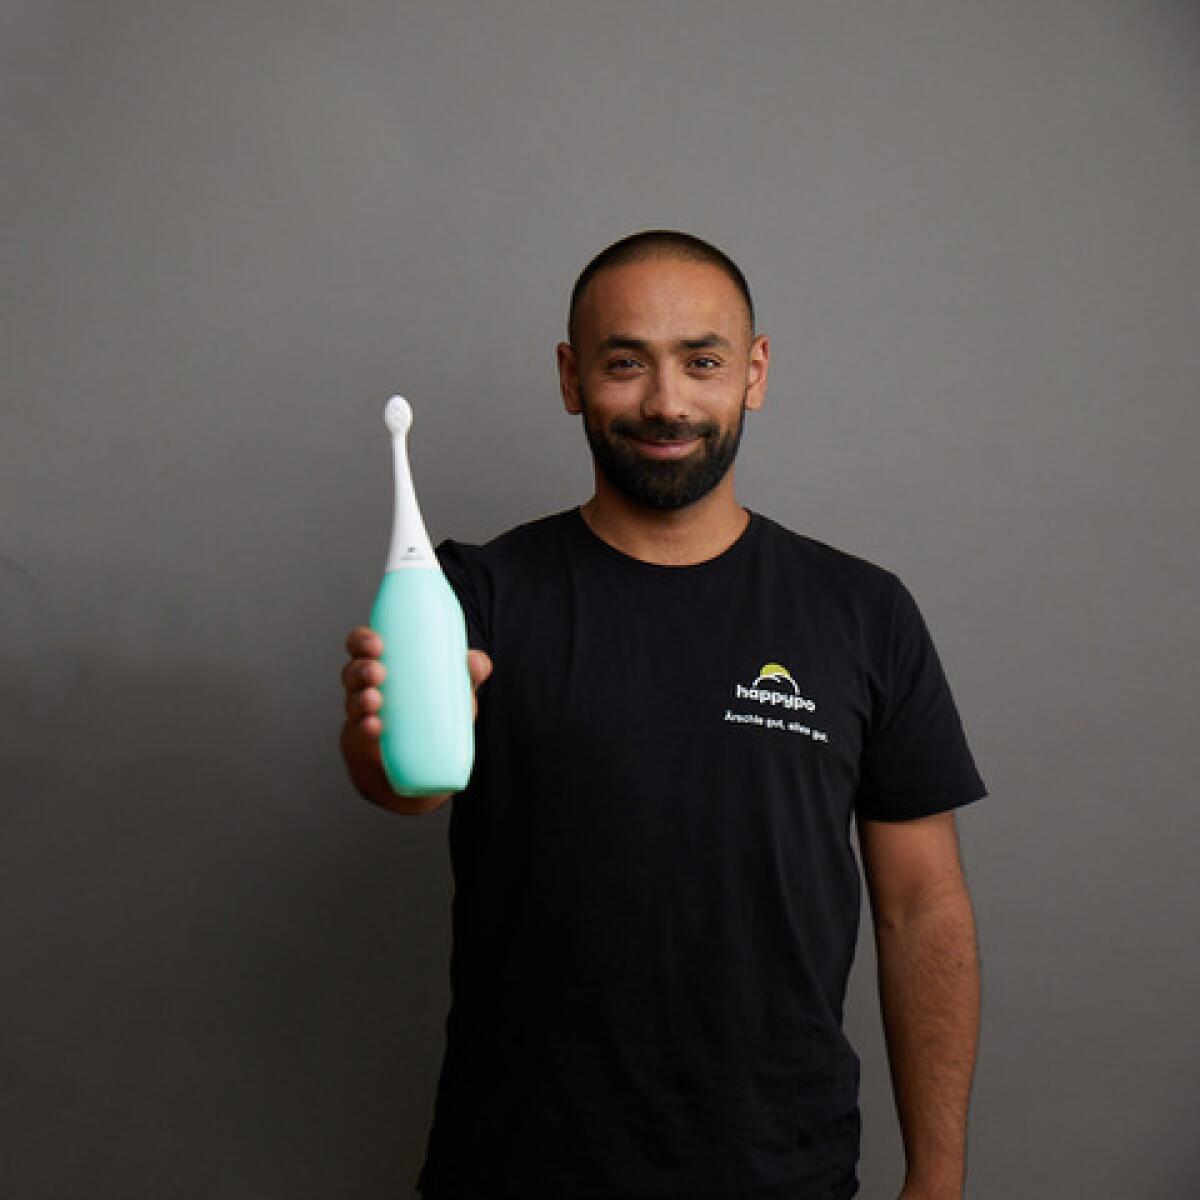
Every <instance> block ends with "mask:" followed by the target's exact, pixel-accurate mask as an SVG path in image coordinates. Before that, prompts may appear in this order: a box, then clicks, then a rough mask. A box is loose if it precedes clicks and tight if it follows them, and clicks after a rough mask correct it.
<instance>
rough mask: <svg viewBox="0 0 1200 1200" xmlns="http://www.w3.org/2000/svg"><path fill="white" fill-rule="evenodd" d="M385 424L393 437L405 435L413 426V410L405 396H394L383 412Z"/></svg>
mask: <svg viewBox="0 0 1200 1200" xmlns="http://www.w3.org/2000/svg"><path fill="white" fill-rule="evenodd" d="M383 423H384V424H385V425H386V426H387V427H388V429H389V430H390V431H391V434H392V436H393V437H395V436H396V435H397V434H405V433H407V432H408V431H409V429H410V428H411V426H412V409H411V408H410V407H409V404H408V401H407V400H405V398H404V397H403V396H393V397H392V398H391V399H390V400H389V401H388V402H387V407H386V408H385V409H384V410H383Z"/></svg>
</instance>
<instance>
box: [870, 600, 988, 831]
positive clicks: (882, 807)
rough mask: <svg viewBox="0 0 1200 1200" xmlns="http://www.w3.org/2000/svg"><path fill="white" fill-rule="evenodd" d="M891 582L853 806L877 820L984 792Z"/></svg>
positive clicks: (925, 645)
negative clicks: (872, 710)
mask: <svg viewBox="0 0 1200 1200" xmlns="http://www.w3.org/2000/svg"><path fill="white" fill-rule="evenodd" d="M892 580H893V596H892V601H891V605H890V609H891V611H890V618H888V636H887V640H886V643H885V645H886V650H885V652H884V661H883V664H882V668H881V671H880V678H881V682H882V688H881V691H880V694H879V695H878V698H877V701H876V704H875V713H874V716H873V719H872V722H871V728H870V730H869V732H868V734H867V739H866V743H865V745H864V748H863V756H862V763H861V771H860V777H859V790H858V797H857V800H856V804H855V808H856V811H857V813H858V815H859V816H860V817H863V818H866V819H868V820H876V821H902V820H908V819H910V818H913V817H922V816H929V815H930V814H932V813H937V812H945V811H947V810H948V809H952V808H958V807H959V806H961V805H963V804H970V803H971V802H972V801H974V800H978V799H980V798H981V797H983V796H986V795H987V788H986V786H985V784H984V782H983V780H982V779H981V778H980V775H979V772H978V771H977V770H976V767H975V761H974V759H973V757H972V755H971V751H970V748H969V746H968V745H967V739H966V735H965V733H964V732H963V727H962V721H961V720H960V718H959V715H958V710H957V708H956V707H955V704H954V698H953V696H952V695H951V693H950V685H949V684H948V683H947V681H946V676H945V673H944V672H943V670H942V665H941V662H940V660H939V659H938V654H937V651H936V649H935V648H934V645H933V639H932V638H931V637H930V634H929V630H928V628H927V627H926V624H925V621H924V618H923V617H922V616H921V613H920V610H919V609H918V608H917V603H916V601H915V600H914V599H913V597H912V594H911V593H910V592H909V591H908V589H907V588H906V587H905V586H904V584H903V583H901V582H900V580H899V579H896V578H895V577H894V576H893V577H892Z"/></svg>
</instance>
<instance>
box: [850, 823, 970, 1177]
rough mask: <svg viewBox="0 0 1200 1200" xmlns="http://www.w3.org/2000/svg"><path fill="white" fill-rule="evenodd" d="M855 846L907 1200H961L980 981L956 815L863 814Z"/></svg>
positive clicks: (964, 1173) (964, 1175) (964, 1174)
mask: <svg viewBox="0 0 1200 1200" xmlns="http://www.w3.org/2000/svg"><path fill="white" fill-rule="evenodd" d="M859 844H860V846H861V847H862V855H863V867H864V870H865V873H866V878H867V886H868V890H869V893H870V897H871V908H872V912H873V915H874V919H875V946H876V953H877V956H878V962H879V996H880V1005H881V1009H882V1013H883V1024H884V1034H885V1037H886V1040H887V1048H888V1059H889V1062H890V1065H891V1071H892V1085H893V1089H894V1091H895V1095H896V1110H897V1114H898V1116H899V1118H900V1128H901V1131H902V1134H903V1137H904V1153H905V1159H906V1161H907V1168H908V1169H907V1174H906V1178H905V1184H904V1190H903V1192H902V1193H901V1200H959V1198H960V1197H961V1196H962V1194H963V1187H964V1183H965V1177H966V1144H967V1108H968V1103H969V1099H970V1092H971V1080H972V1077H973V1074H974V1069H975V1056H976V1050H977V1046H978V1040H979V994H980V983H979V960H978V950H977V946H976V939H975V919H974V915H973V912H972V908H971V900H970V896H969V894H968V892H967V886H966V881H965V879H964V878H963V872H962V863H961V860H960V857H959V852H958V836H957V830H956V827H955V823H954V814H953V813H952V812H948V813H938V814H936V815H934V816H930V817H921V818H918V819H916V820H912V821H891V822H885V821H860V822H859Z"/></svg>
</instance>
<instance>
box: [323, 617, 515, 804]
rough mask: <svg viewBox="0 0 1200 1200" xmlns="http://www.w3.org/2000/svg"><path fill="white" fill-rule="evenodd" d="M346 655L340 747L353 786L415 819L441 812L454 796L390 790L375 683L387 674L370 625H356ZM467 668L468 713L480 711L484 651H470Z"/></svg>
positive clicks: (487, 670)
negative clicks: (383, 755) (469, 702)
mask: <svg viewBox="0 0 1200 1200" xmlns="http://www.w3.org/2000/svg"><path fill="white" fill-rule="evenodd" d="M346 652H347V653H348V654H349V655H350V656H351V659H350V661H349V662H348V663H347V664H346V665H345V666H344V667H343V668H342V687H343V688H344V689H345V693H346V702H345V709H346V720H345V721H344V722H343V724H342V733H341V738H340V740H339V742H338V748H339V749H340V750H341V753H342V759H343V760H344V761H345V763H346V770H347V771H348V772H349V775H350V780H351V782H352V783H353V784H354V786H355V788H356V789H357V791H358V793H359V795H360V796H362V797H363V798H364V799H366V800H369V801H370V802H371V803H372V804H377V805H379V807H380V808H386V809H387V810H388V811H389V812H395V813H403V814H405V815H406V816H418V815H420V814H421V813H428V812H433V810H434V809H435V808H440V807H441V806H442V805H443V804H445V803H446V801H447V800H449V799H450V797H451V796H452V795H453V793H452V792H444V793H442V794H441V795H437V796H400V795H398V794H397V793H396V792H395V791H393V790H392V785H391V784H390V783H388V779H387V775H386V774H384V770H383V762H382V760H381V758H380V754H379V737H380V733H381V732H382V729H383V723H382V722H381V721H380V719H379V717H378V715H377V714H378V712H379V710H380V708H381V707H382V706H383V693H382V692H381V691H380V690H379V685H380V684H381V683H382V682H383V679H384V676H385V675H386V674H387V669H386V668H385V667H384V665H383V663H382V662H380V655H381V654H382V653H383V640H382V639H381V638H380V636H379V634H377V633H376V632H375V631H374V630H373V629H371V628H370V627H369V626H366V625H359V626H358V627H356V628H355V629H353V630H351V631H350V635H349V636H348V637H347V638H346ZM467 669H468V670H469V671H470V673H471V706H472V712H478V702H477V698H476V693H477V692H478V690H479V685H480V684H481V683H483V681H484V680H485V679H486V678H487V677H488V676H489V675H490V674H491V673H492V660H491V659H490V658H488V656H487V655H486V654H484V653H483V651H482V650H468V651H467Z"/></svg>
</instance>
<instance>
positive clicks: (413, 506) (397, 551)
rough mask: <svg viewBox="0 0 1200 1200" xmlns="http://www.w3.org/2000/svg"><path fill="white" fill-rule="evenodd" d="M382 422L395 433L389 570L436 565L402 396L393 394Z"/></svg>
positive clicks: (409, 414)
mask: <svg viewBox="0 0 1200 1200" xmlns="http://www.w3.org/2000/svg"><path fill="white" fill-rule="evenodd" d="M383 423H384V424H385V425H386V426H387V427H388V430H389V432H390V433H391V435H392V462H393V464H394V468H395V482H396V507H395V514H394V516H393V518H392V542H391V547H390V548H389V550H388V559H387V566H386V567H385V568H384V569H385V570H387V571H396V570H399V569H400V568H401V567H436V566H437V558H436V556H435V555H434V553H433V546H432V545H431V544H430V541H429V534H428V533H426V531H425V522H424V521H422V520H421V510H420V508H419V507H418V506H417V493H416V491H415V490H414V489H413V481H412V472H411V471H410V470H409V466H408V438H407V437H406V436H405V435H406V434H407V433H408V430H409V427H410V426H411V425H412V409H411V408H409V406H408V401H407V400H405V398H404V397H403V396H393V397H392V398H391V399H390V400H389V401H388V402H387V405H386V406H385V408H384V410H383Z"/></svg>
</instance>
